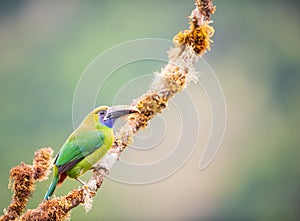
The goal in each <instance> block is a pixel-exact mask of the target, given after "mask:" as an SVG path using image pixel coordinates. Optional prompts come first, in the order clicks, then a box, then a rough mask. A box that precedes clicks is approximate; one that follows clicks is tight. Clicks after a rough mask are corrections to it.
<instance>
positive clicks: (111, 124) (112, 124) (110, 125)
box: [99, 116, 116, 128]
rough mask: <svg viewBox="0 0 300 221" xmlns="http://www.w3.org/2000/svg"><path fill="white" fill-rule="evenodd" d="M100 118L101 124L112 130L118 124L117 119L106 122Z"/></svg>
mask: <svg viewBox="0 0 300 221" xmlns="http://www.w3.org/2000/svg"><path fill="white" fill-rule="evenodd" d="M99 118H100V123H101V124H103V125H105V126H107V127H109V128H112V127H113V126H114V123H115V122H116V119H115V118H110V119H107V120H104V119H103V117H101V116H99Z"/></svg>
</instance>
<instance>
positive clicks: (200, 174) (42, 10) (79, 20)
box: [0, 0, 300, 221]
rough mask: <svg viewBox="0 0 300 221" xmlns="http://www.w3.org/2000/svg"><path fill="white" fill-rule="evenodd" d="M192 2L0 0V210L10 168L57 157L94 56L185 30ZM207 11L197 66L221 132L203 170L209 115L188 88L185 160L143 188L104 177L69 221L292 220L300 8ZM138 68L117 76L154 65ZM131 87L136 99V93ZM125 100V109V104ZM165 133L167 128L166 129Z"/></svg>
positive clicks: (298, 159) (70, 184)
mask: <svg viewBox="0 0 300 221" xmlns="http://www.w3.org/2000/svg"><path fill="white" fill-rule="evenodd" d="M193 4H194V3H193V1H192V0H191V1H179V0H177V1H174V0H168V1H167V0H160V1H77V0H76V1H33V0H32V1H29V0H22V1H21V0H20V1H8V0H7V1H4V0H1V1H0V102H1V108H0V125H1V126H0V140H1V142H0V150H1V154H0V166H1V169H0V175H1V179H0V208H5V207H6V206H7V205H8V204H9V201H10V198H11V194H12V192H11V191H10V190H8V189H7V185H8V178H9V170H10V168H11V167H13V166H14V165H17V164H19V163H20V162H21V161H24V162H26V163H30V162H31V160H32V157H33V153H34V151H35V150H36V149H37V148H40V147H43V146H51V147H53V149H55V151H56V152H57V151H58V150H59V148H60V145H61V144H62V143H63V142H64V140H65V139H66V137H67V136H68V134H69V133H70V132H71V131H72V130H73V125H72V101H73V95H74V91H75V88H76V85H77V83H78V81H79V79H80V76H81V74H82V72H83V70H84V69H85V68H86V67H87V65H88V64H89V63H90V62H91V61H92V60H93V58H95V57H96V56H97V55H99V54H100V53H101V52H103V51H104V50H106V49H109V48H111V47H113V46H115V45H117V44H119V43H122V42H124V41H128V40H133V39H136V38H150V37H155V38H164V39H172V38H173V36H174V35H175V34H176V33H177V32H178V31H180V30H184V29H186V28H187V26H188V25H187V19H186V17H187V16H188V15H189V14H190V12H191V10H192V9H193V7H194V5H193ZM215 4H216V5H217V11H216V15H215V16H214V17H213V19H214V26H215V29H216V34H215V37H214V42H215V43H214V45H213V47H212V51H211V52H210V53H207V54H206V55H205V59H206V60H207V61H208V63H209V64H210V66H211V67H212V68H213V70H214V71H215V73H216V74H217V77H218V79H219V81H220V83H221V85H222V88H223V90H224V96H225V98H226V104H227V117H228V118H227V122H228V123H227V129H226V135H225V137H224V141H223V144H222V148H221V151H220V152H219V154H218V155H217V157H216V158H215V160H214V161H213V163H212V164H211V165H210V166H209V167H208V168H206V169H205V170H203V171H199V170H198V163H199V159H200V156H201V154H202V152H203V148H204V144H205V140H206V139H207V137H206V136H207V134H208V132H207V131H208V130H209V123H210V122H209V121H208V120H205V119H208V118H209V117H207V115H206V114H208V115H209V111H207V110H206V109H207V107H205V104H204V103H205V102H206V101H205V97H204V96H203V95H201V93H203V92H201V91H200V92H199V91H197V90H196V89H195V88H194V89H193V87H195V86H193V85H191V87H190V88H188V89H187V92H189V93H191V94H192V95H193V97H194V98H195V97H196V98H197V97H198V98H199V100H198V101H197V102H198V105H199V108H200V110H201V114H202V115H201V118H202V119H203V120H202V122H203V126H201V127H202V131H201V134H202V135H201V136H200V138H199V142H198V145H197V146H196V148H195V151H194V152H193V154H192V156H191V158H190V159H189V160H188V162H187V163H186V164H185V165H184V166H183V167H182V168H181V169H180V170H179V171H177V173H175V174H174V175H172V176H171V177H169V178H167V179H164V180H161V181H160V182H156V183H153V184H148V185H130V184H123V183H119V182H115V181H112V180H110V179H106V180H105V183H104V185H103V186H102V188H101V190H100V191H99V193H98V195H97V196H96V197H95V200H94V201H95V202H94V204H93V208H92V210H91V211H90V212H89V213H85V211H84V209H83V208H82V207H78V208H76V209H75V210H73V211H72V219H71V220H188V221H196V220H299V218H300V212H299V206H300V170H299V168H300V150H299V143H300V138H299V123H300V118H299V107H300V103H299V98H300V96H299V95H300V87H299V85H300V62H299V59H300V43H299V42H300V18H299V13H300V10H299V6H300V5H299V1H296V0H295V1H292V0H287V1H279V0H272V1H271V0H265V1H246V0H239V1H238V0H232V1H220V0H216V1H215ZM141 64H143V63H141ZM141 64H140V65H137V66H135V67H133V68H129V69H126V68H125V69H124V70H123V72H124V73H125V74H124V76H126V71H127V72H128V71H130V74H131V75H133V77H134V76H139V75H141V74H150V73H151V72H152V71H153V70H155V69H156V70H159V68H160V66H161V65H162V64H160V65H158V64H157V63H153V64H152V65H151V64H149V63H147V64H145V65H141ZM120 71H121V72H122V70H120ZM102 77H103V76H102V75H101V72H99V79H100V80H101V78H102ZM150 79H151V77H150V78H149V82H150ZM146 85H147V84H146ZM116 87H120V85H118V86H116V83H113V82H112V83H111V84H108V85H107V86H106V88H105V89H103V91H102V94H99V101H97V103H98V104H102V103H106V104H111V103H113V99H114V94H113V93H111V92H110V88H116ZM136 87H137V92H138V93H139V94H136V97H137V96H139V95H140V92H142V91H143V90H146V89H145V88H144V85H138V84H137V85H136ZM115 91H116V90H114V93H115ZM196 92H197V93H196ZM198 93H199V94H198ZM122 94H123V96H124V93H122ZM125 95H126V94H125ZM124 97H125V98H124V99H127V100H126V101H130V100H131V99H133V98H134V95H133V94H130V95H128V96H127V97H126V96H124ZM202 100H203V101H202ZM197 102H196V103H197ZM202 102H203V104H202ZM206 106H207V105H206ZM201 107H203V109H201ZM187 108H189V106H187ZM170 109H172V107H170ZM168 111H171V110H167V111H166V112H165V114H166V115H167V114H168ZM162 116H163V115H162ZM174 128H176V120H175V121H174V120H173V121H172V126H170V125H167V126H166V129H167V130H170V131H172V130H173V129H174ZM152 129H153V130H155V127H152ZM150 134H151V133H150ZM168 139H170V138H168ZM165 141H168V140H165ZM170 143H172V142H171V140H170ZM166 146H167V145H166ZM155 148H156V149H163V148H164V146H163V145H158V146H156V147H155ZM160 154H161V153H160ZM164 154H165V153H164ZM127 155H128V154H127ZM134 156H135V155H131V156H127V157H128V159H133V160H134ZM150 156H151V157H154V158H155V154H154V155H153V154H150V155H149V157H150ZM143 157H144V158H139V160H140V163H141V162H143V160H141V159H145V161H147V154H145V155H144V156H143ZM147 162H148V161H147ZM88 176H89V174H87V175H86V176H85V179H88ZM49 182H50V180H47V181H44V182H42V183H39V184H38V185H37V190H36V191H35V193H34V195H33V198H32V200H31V201H30V203H29V206H28V207H29V208H33V207H35V206H36V205H37V204H38V203H39V202H40V201H41V200H42V198H43V195H44V193H45V191H46V190H47V187H48V185H49ZM74 187H78V183H77V182H76V181H71V180H68V181H66V183H65V184H64V185H63V186H62V187H61V188H59V189H58V190H57V191H56V195H62V194H65V193H67V192H68V191H69V190H71V189H72V188H74Z"/></svg>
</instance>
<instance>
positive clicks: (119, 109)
mask: <svg viewBox="0 0 300 221" xmlns="http://www.w3.org/2000/svg"><path fill="white" fill-rule="evenodd" d="M133 113H140V111H139V109H137V108H136V107H134V106H128V105H117V106H112V107H110V108H108V110H107V112H106V115H105V117H104V120H108V119H117V118H119V117H122V116H125V115H128V114H133Z"/></svg>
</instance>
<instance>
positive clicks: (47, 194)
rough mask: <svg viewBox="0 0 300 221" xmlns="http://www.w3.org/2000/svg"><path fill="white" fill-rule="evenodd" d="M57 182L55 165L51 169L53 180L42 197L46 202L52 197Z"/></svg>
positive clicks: (57, 175)
mask: <svg viewBox="0 0 300 221" xmlns="http://www.w3.org/2000/svg"><path fill="white" fill-rule="evenodd" d="M58 180H59V174H58V168H57V166H56V165H54V167H53V180H52V182H51V184H50V186H49V188H48V191H47V193H46V195H45V197H44V199H45V200H48V198H49V197H50V196H52V194H53V192H54V190H55V188H56V186H57V183H58Z"/></svg>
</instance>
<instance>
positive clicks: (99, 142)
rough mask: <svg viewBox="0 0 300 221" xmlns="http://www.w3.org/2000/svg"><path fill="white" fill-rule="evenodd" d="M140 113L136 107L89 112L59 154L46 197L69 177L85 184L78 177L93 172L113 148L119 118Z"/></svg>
mask: <svg viewBox="0 0 300 221" xmlns="http://www.w3.org/2000/svg"><path fill="white" fill-rule="evenodd" d="M138 112H139V110H138V109H137V108H136V107H133V106H125V105H118V106H112V107H108V106H100V107H98V108H96V109H94V110H93V111H92V112H91V113H89V114H88V115H87V116H86V117H85V119H84V120H83V121H82V123H81V124H80V125H79V127H78V128H77V129H76V130H75V131H74V132H73V133H72V134H71V135H70V136H69V138H68V139H67V141H66V142H65V143H64V145H63V146H62V147H61V149H60V151H59V152H58V154H57V155H56V157H55V160H54V166H53V180H52V183H51V184H50V186H49V189H48V191H47V193H46V195H45V197H44V198H45V199H46V200H47V199H48V198H49V197H50V196H52V194H53V192H54V190H55V188H56V186H57V185H60V184H62V182H63V181H64V180H65V179H66V177H70V178H73V179H76V180H78V181H79V182H80V183H82V184H84V183H83V182H82V181H81V180H80V179H79V178H78V177H79V176H81V175H82V174H84V173H85V172H86V171H88V170H89V169H91V167H92V166H93V165H94V164H95V163H96V162H98V161H99V160H100V159H101V158H102V157H103V156H104V155H105V154H106V153H107V151H108V150H109V149H110V147H111V146H112V143H113V141H114V133H113V125H114V123H115V121H116V119H118V118H119V117H122V116H125V115H128V114H132V113H138Z"/></svg>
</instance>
